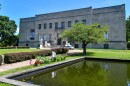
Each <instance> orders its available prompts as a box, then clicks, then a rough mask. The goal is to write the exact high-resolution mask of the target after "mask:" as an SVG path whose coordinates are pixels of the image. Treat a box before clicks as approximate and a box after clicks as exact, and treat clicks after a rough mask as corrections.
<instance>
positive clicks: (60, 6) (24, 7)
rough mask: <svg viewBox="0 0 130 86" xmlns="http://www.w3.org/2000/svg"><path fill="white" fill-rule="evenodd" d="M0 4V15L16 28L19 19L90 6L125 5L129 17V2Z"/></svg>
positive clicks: (17, 0) (27, 0) (5, 0)
mask: <svg viewBox="0 0 130 86" xmlns="http://www.w3.org/2000/svg"><path fill="white" fill-rule="evenodd" d="M0 3H1V4H2V9H1V10H0V15H6V16H9V17H10V19H12V20H15V21H16V24H17V25H18V27H19V20H20V18H26V17H33V16H35V15H36V14H44V13H51V12H57V11H64V10H71V9H79V8H84V7H90V6H92V7H93V8H101V7H107V6H114V5H120V4H125V5H126V17H128V16H129V15H130V0H0ZM17 33H18V31H17Z"/></svg>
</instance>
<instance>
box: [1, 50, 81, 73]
mask: <svg viewBox="0 0 130 86" xmlns="http://www.w3.org/2000/svg"><path fill="white" fill-rule="evenodd" d="M79 52H82V50H69V52H68V53H79ZM35 60H36V59H33V60H32V61H31V64H34V63H35ZM29 65H30V60H26V61H23V62H17V63H12V64H4V65H2V66H0V72H4V71H8V70H11V69H15V68H20V67H25V66H29Z"/></svg>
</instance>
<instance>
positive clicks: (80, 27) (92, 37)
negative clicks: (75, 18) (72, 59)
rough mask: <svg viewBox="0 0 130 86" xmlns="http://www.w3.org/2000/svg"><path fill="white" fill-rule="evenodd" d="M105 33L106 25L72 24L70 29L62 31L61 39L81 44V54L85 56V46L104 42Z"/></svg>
mask: <svg viewBox="0 0 130 86" xmlns="http://www.w3.org/2000/svg"><path fill="white" fill-rule="evenodd" d="M107 32H108V26H106V25H99V24H93V25H86V24H84V23H77V24H73V26H72V28H71V29H69V30H65V31H63V33H62V38H67V39H72V40H74V41H76V42H79V43H82V45H83V54H86V46H87V44H89V43H100V42H103V41H106V39H105V37H104V34H105V33H107Z"/></svg>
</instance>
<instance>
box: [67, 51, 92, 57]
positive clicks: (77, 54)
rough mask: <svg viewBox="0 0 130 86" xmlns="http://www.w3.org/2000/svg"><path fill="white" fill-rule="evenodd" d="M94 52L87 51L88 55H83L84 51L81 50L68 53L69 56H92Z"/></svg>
mask: <svg viewBox="0 0 130 86" xmlns="http://www.w3.org/2000/svg"><path fill="white" fill-rule="evenodd" d="M93 54H94V52H87V54H86V55H83V53H82V52H80V53H77V52H76V53H68V54H67V55H68V56H92V55H93Z"/></svg>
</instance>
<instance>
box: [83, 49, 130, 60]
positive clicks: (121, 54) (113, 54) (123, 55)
mask: <svg viewBox="0 0 130 86" xmlns="http://www.w3.org/2000/svg"><path fill="white" fill-rule="evenodd" d="M86 51H87V55H86V56H94V57H97V58H117V59H130V50H110V49H108V50H105V49H87V50H86Z"/></svg>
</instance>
